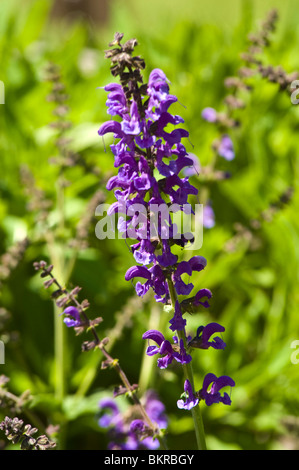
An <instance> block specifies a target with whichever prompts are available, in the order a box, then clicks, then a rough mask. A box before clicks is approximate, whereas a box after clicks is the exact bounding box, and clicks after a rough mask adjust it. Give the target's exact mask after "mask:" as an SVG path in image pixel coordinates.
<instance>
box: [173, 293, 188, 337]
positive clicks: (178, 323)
mask: <svg viewBox="0 0 299 470" xmlns="http://www.w3.org/2000/svg"><path fill="white" fill-rule="evenodd" d="M169 323H170V325H171V326H170V327H169V328H170V329H171V330H172V331H175V330H177V331H181V330H183V329H184V328H185V326H186V324H187V321H186V320H185V319H184V318H183V316H182V312H181V309H180V304H179V301H178V300H177V301H176V303H175V311H174V317H173V318H172V319H171V320H170V321H169Z"/></svg>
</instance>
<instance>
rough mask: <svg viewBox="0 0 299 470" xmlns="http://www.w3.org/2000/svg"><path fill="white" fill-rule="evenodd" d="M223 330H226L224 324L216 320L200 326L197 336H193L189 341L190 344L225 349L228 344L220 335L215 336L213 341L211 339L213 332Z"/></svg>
mask: <svg viewBox="0 0 299 470" xmlns="http://www.w3.org/2000/svg"><path fill="white" fill-rule="evenodd" d="M223 331H225V328H224V326H221V325H219V324H218V323H215V322H213V323H209V324H208V325H206V326H200V327H199V328H198V329H197V334H196V336H195V338H193V339H192V340H191V341H190V342H189V343H188V346H190V347H191V348H199V349H208V348H209V347H212V348H214V349H224V348H225V347H226V344H225V342H224V341H223V340H222V339H221V338H219V337H218V336H216V337H215V338H213V341H209V339H210V338H211V336H212V335H213V334H215V333H222V332H223Z"/></svg>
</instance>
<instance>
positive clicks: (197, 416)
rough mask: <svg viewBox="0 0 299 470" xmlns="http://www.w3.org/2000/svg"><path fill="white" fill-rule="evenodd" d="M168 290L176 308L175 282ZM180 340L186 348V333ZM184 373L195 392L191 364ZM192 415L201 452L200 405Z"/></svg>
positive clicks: (201, 423)
mask: <svg viewBox="0 0 299 470" xmlns="http://www.w3.org/2000/svg"><path fill="white" fill-rule="evenodd" d="M168 288H169V293H170V298H171V302H172V305H173V307H174V306H175V302H176V300H177V295H176V292H175V289H174V285H173V282H172V281H171V280H168ZM177 335H178V339H179V340H180V339H182V340H183V342H184V346H185V347H186V335H185V332H184V331H177ZM182 366H183V371H184V376H185V380H186V379H187V380H189V382H190V384H191V386H192V390H195V388H194V378H193V370H192V365H191V362H189V363H188V364H183V365H182ZM191 413H192V418H193V423H194V430H195V435H196V441H197V447H198V449H199V450H206V449H207V446H206V440H205V432H204V426H203V421H202V416H201V410H200V407H199V405H197V406H195V407H193V408H192V410H191Z"/></svg>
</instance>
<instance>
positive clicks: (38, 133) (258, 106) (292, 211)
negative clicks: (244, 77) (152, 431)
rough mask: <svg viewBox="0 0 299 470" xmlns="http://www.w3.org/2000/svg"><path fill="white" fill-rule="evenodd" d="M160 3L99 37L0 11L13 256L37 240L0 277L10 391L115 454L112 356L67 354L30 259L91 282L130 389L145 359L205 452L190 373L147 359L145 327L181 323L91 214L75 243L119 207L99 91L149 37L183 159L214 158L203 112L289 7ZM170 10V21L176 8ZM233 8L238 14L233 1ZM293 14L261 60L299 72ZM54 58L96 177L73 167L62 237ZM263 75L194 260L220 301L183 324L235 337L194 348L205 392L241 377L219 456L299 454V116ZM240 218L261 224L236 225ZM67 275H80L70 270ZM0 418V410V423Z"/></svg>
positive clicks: (7, 217)
mask: <svg viewBox="0 0 299 470" xmlns="http://www.w3.org/2000/svg"><path fill="white" fill-rule="evenodd" d="M164 3H165V5H164ZM164 3H163V4H162V6H161V2H157V1H155V2H147V3H146V2H144V5H143V6H142V8H141V4H143V2H137V1H136V0H130V1H126V2H123V1H115V2H111V4H112V5H111V11H110V20H109V22H108V23H107V24H105V25H99V26H98V27H97V28H91V27H90V25H89V24H88V23H86V22H84V21H83V20H82V21H80V22H75V23H72V24H68V25H64V24H63V23H61V22H55V21H51V22H50V21H49V20H48V15H49V11H50V7H51V2H48V1H47V2H40V1H34V0H31V1H28V2H23V3H22V4H20V2H17V1H16V0H15V1H9V2H1V6H0V10H1V14H0V53H1V64H2V67H1V76H0V79H1V80H2V81H3V82H4V84H5V105H0V107H1V108H0V121H1V128H2V132H1V136H0V149H1V159H0V195H1V198H0V234H1V238H0V250H1V253H4V252H6V251H7V250H8V249H9V247H11V246H12V245H14V244H15V243H16V242H18V241H20V240H23V239H24V237H25V236H27V237H28V238H29V240H30V245H29V247H28V248H27V250H26V252H25V254H24V256H23V257H22V260H21V261H20V262H19V263H18V265H17V267H16V268H15V269H14V270H12V272H11V274H10V276H9V277H8V279H7V280H5V281H4V282H3V284H2V285H1V292H0V301H1V307H2V308H4V309H6V310H8V311H9V312H10V318H9V320H7V321H6V323H5V325H4V326H3V327H2V324H1V321H0V328H2V329H1V330H0V339H2V340H3V341H5V364H4V365H2V364H1V365H0V375H1V374H5V375H6V376H8V377H9V378H10V382H9V387H10V390H12V391H13V393H14V394H16V395H20V394H22V393H23V392H24V390H27V389H29V390H30V392H31V394H32V396H33V400H32V401H30V402H29V404H28V405H26V406H25V409H24V410H23V412H24V414H25V415H26V414H27V416H26V419H25V421H26V422H29V421H28V416H30V417H35V419H36V422H31V424H32V425H34V426H37V427H39V426H38V423H40V422H43V423H44V426H47V425H48V424H49V423H51V424H53V425H57V424H58V425H60V427H61V430H60V433H58V447H59V448H66V449H75V448H80V449H81V448H82V449H103V448H105V447H106V445H107V440H106V436H105V434H104V432H103V430H101V429H100V428H99V427H98V425H97V419H96V415H97V412H98V406H97V403H98V400H99V398H101V397H103V396H105V395H106V394H107V395H111V391H112V389H113V387H114V386H116V385H118V383H119V380H118V376H117V375H116V374H115V372H114V371H113V370H110V369H108V370H101V368H100V364H101V361H102V357H101V354H100V351H89V352H84V353H82V352H81V343H82V341H83V340H85V339H86V338H83V339H82V337H81V336H75V335H74V334H73V331H69V330H67V331H66V329H64V332H63V333H62V334H63V337H64V339H63V351H60V352H59V350H58V349H57V348H58V340H57V334H58V332H59V331H60V332H61V330H60V329H59V328H60V327H59V326H57V325H58V322H60V323H61V324H62V319H61V317H59V316H58V315H59V312H58V311H57V310H54V309H53V302H52V300H51V299H50V295H49V293H48V291H46V290H44V289H43V286H42V281H41V279H40V278H39V277H38V276H37V275H36V273H35V271H34V269H33V262H34V261H36V260H40V259H47V260H48V261H49V262H52V263H53V264H54V271H55V269H56V270H57V271H56V276H57V277H58V278H59V276H61V277H62V279H61V282H67V283H68V286H69V287H70V288H72V287H74V286H76V285H79V286H81V287H82V291H81V292H80V297H81V299H85V298H87V299H88V300H89V302H90V304H91V307H90V310H89V312H90V316H91V317H92V318H93V317H97V316H102V317H103V319H104V322H103V323H102V324H101V325H100V327H99V328H98V330H99V334H100V336H101V337H105V336H109V335H111V336H110V338H111V344H110V348H108V349H109V352H110V353H111V354H112V355H113V357H117V358H119V360H120V362H121V364H122V367H123V368H124V369H125V371H126V374H127V375H128V377H129V378H130V381H131V383H137V382H138V381H139V373H140V367H141V366H142V364H143V367H145V370H146V373H145V377H146V378H145V379H143V384H144V385H147V386H148V387H151V388H154V389H156V390H157V391H158V392H159V395H160V398H161V399H162V401H163V402H164V403H165V406H166V411H167V414H168V416H169V419H170V425H169V429H168V431H169V435H168V437H167V439H168V445H169V448H177V449H189V448H194V445H195V442H193V434H192V429H193V426H192V420H191V418H189V415H188V413H187V412H185V411H182V410H178V409H177V407H176V401H177V399H178V398H179V396H180V394H181V391H182V383H183V378H182V376H181V372H180V369H179V368H176V367H174V368H173V369H170V370H167V371H159V370H158V369H157V368H156V367H155V358H153V360H152V359H151V360H150V361H149V360H148V358H144V346H145V345H144V344H143V342H142V339H141V336H142V334H143V333H144V331H146V329H149V322H150V321H154V322H155V323H154V324H155V325H156V327H158V322H159V321H160V322H161V323H164V324H165V325H166V324H167V321H168V316H167V313H166V312H164V311H163V309H162V307H161V312H158V316H157V312H156V309H157V307H156V305H154V303H153V302H152V299H151V298H150V294H149V298H146V299H144V300H143V302H138V299H136V301H135V297H136V296H135V291H134V289H133V287H132V285H131V284H130V283H127V282H126V281H125V280H124V273H125V271H126V270H127V269H128V267H129V266H131V265H132V264H133V258H132V257H131V254H130V252H129V250H128V247H127V246H126V244H125V243H124V242H123V241H120V240H103V241H101V240H97V239H96V237H95V235H94V227H95V224H96V219H95V220H93V222H92V225H91V230H90V232H89V238H88V240H89V246H88V248H84V249H81V248H80V249H79V250H74V248H73V247H71V246H70V245H69V240H70V239H72V238H74V237H75V236H76V226H77V224H78V223H79V222H80V220H81V219H82V217H83V216H84V214H85V212H86V207H87V205H88V203H89V201H90V199H91V197H92V196H93V195H94V194H95V192H96V191H97V190H98V189H102V191H103V193H104V194H105V197H106V202H108V203H111V202H113V195H111V194H107V191H106V190H105V181H106V180H107V178H108V177H109V175H111V174H113V172H114V171H115V169H114V167H113V156H112V155H111V152H110V151H109V141H108V139H105V145H106V148H107V151H106V152H105V148H104V144H103V141H102V140H101V138H99V137H98V136H97V129H98V127H99V126H100V124H101V123H102V122H103V121H104V120H106V119H107V115H106V109H105V100H106V94H105V92H104V91H103V90H101V89H98V87H102V86H104V85H105V84H107V83H109V82H110V81H111V78H110V75H109V63H108V61H105V59H104V50H105V49H106V48H107V44H108V42H109V41H111V40H112V38H113V35H114V32H115V31H116V30H119V31H122V32H124V34H125V39H129V38H131V37H132V36H134V37H137V39H138V43H139V46H138V49H137V50H138V54H140V55H142V57H143V58H144V59H145V61H146V64H147V68H146V71H145V74H146V75H147V74H149V72H150V70H151V69H152V68H156V67H157V68H161V69H163V70H164V71H165V73H166V75H167V77H168V78H169V79H170V81H171V92H172V93H173V94H176V95H177V96H178V98H179V101H180V103H182V104H183V105H184V107H182V106H181V105H176V106H177V107H178V108H177V109H178V113H179V114H180V115H182V116H183V117H184V119H185V126H186V128H187V129H188V131H189V132H190V142H189V143H188V142H187V144H186V146H187V150H188V151H189V152H192V153H194V154H196V155H197V156H198V158H199V159H200V162H201V165H202V166H206V165H208V164H209V163H210V162H211V160H212V158H213V152H212V150H211V143H212V141H213V139H214V138H215V137H217V131H216V128H215V127H214V126H213V125H211V124H209V123H206V122H204V121H203V120H202V118H201V111H202V109H203V108H204V107H206V106H212V107H214V108H215V109H217V110H219V111H221V110H223V100H224V97H225V96H226V93H227V90H226V88H225V87H224V80H225V78H226V77H227V76H231V75H236V74H237V71H238V69H239V68H240V67H241V66H242V61H241V58H240V53H241V52H242V51H244V50H245V48H246V45H247V34H248V33H249V32H250V31H252V30H255V29H256V28H257V27H258V25H259V24H260V22H261V20H262V18H263V15H264V13H265V12H266V11H267V8H268V6H269V7H273V6H275V5H276V4H277V3H278V4H279V2H274V1H273V2H263V5H264V6H263V8H261V6H260V3H261V2H259V6H257V3H258V2H250V1H244V2H234V1H232V0H231V1H228V2H226V5H227V4H228V9H226V6H224V4H223V2H219V1H218V0H217V1H216V0H215V1H213V2H209V3H211V5H210V6H207V5H206V2H196V1H192V2H188V4H190V5H189V7H188V9H187V10H186V11H185V12H184V14H182V12H181V10H180V5H181V2H168V1H167V2H164ZM170 3H171V5H172V9H171V12H170V13H169V10H168V9H167V8H166V4H167V6H169V5H170ZM237 3H238V5H241V6H239V7H238V8H237V7H236V4H237ZM198 4H199V7H198ZM203 4H205V6H204V7H203ZM268 4H269V5H268ZM285 4H286V5H287V6H288V7H289V10H287V8H286V7H284V11H283V12H279V14H280V13H281V17H282V18H281V20H280V21H279V27H278V31H277V32H276V33H275V34H274V35H273V41H272V43H271V45H270V47H269V48H268V49H267V51H266V52H265V56H264V58H265V62H266V63H270V64H272V65H275V66H278V65H281V66H282V67H283V68H284V69H285V70H287V71H288V72H293V71H294V70H295V69H296V67H298V59H297V56H298V41H299V37H298V35H299V33H298V28H297V22H296V21H295V20H294V18H295V16H296V14H297V13H296V9H295V11H294V7H293V8H292V5H293V2H292V1H288V2H285ZM149 5H151V9H150V10H149ZM160 6H161V10H160ZM278 6H279V5H278ZM143 7H144V9H143ZM197 7H198V8H197ZM214 11H217V15H216V16H215V17H214V15H213V14H212V13H213V12H214ZM291 12H292V14H291ZM168 15H169V16H168ZM152 24H154V25H155V27H154V28H151V25H152ZM165 24H167V28H165ZM49 61H51V62H52V63H54V64H57V65H58V66H59V67H60V70H61V74H62V81H63V83H64V84H65V86H66V93H67V94H68V95H69V100H68V105H69V107H70V111H69V115H68V117H69V118H70V121H71V122H72V127H71V129H70V130H69V131H68V132H67V135H68V137H70V139H71V144H70V148H71V149H72V151H73V152H78V153H79V155H80V157H81V158H82V160H83V161H84V162H85V167H84V166H80V165H75V166H73V167H72V166H71V167H67V168H66V169H65V170H64V173H63V177H64V178H65V179H66V180H67V181H69V185H68V186H67V187H66V188H65V190H64V202H63V205H64V213H63V219H64V220H63V224H62V225H61V226H60V227H59V224H60V222H61V220H60V216H61V213H60V212H59V186H58V184H57V182H58V181H59V178H61V174H60V166H59V165H55V164H51V163H50V162H49V160H50V159H51V157H53V156H55V155H56V153H57V148H56V147H55V139H56V137H57V136H58V131H57V130H55V129H53V128H51V127H49V123H50V122H52V121H53V120H54V118H53V114H52V112H53V109H54V106H53V104H52V103H51V102H47V100H46V97H47V95H48V94H49V93H50V88H51V86H50V84H49V83H48V82H46V81H45V80H44V78H45V68H46V66H47V64H48V62H49ZM251 82H252V85H253V90H252V92H250V93H244V100H245V103H246V107H245V109H241V110H238V112H237V113H238V117H239V118H240V121H241V126H240V128H238V129H234V130H233V132H232V133H231V137H232V139H233V141H234V145H235V149H236V158H235V159H234V160H233V161H232V162H227V161H225V160H222V161H219V168H220V169H221V170H222V171H229V172H230V173H231V178H230V179H227V180H225V181H216V182H212V183H209V184H208V185H204V187H205V188H206V187H207V188H208V190H209V197H210V199H211V201H212V203H213V208H214V211H215V218H216V225H215V226H214V227H213V228H212V229H205V230H204V239H203V246H202V248H201V249H200V252H199V254H201V255H203V256H205V258H206V259H207V260H208V266H207V268H206V269H205V270H204V272H203V273H201V274H200V275H198V277H197V278H195V279H194V284H195V287H196V288H202V287H207V288H209V289H211V290H212V292H213V299H212V302H211V308H210V309H209V310H208V311H206V310H204V309H202V311H201V312H200V313H196V314H194V315H192V317H191V318H190V323H189V321H188V325H190V327H193V331H192V333H193V334H194V333H195V331H196V328H197V326H198V325H200V324H205V323H207V322H209V321H211V320H212V321H219V323H221V324H222V325H224V326H225V328H226V332H225V334H224V340H225V342H226V343H227V348H226V350H225V351H221V352H218V353H217V352H215V351H211V352H210V351H202V352H200V353H198V352H197V351H195V353H194V367H193V368H194V372H195V382H196V383H197V384H198V389H199V388H200V387H201V384H202V378H203V376H204V375H205V374H206V373H207V372H210V371H211V372H213V373H215V374H221V375H223V374H226V375H229V376H231V377H233V378H234V380H235V382H236V387H235V388H234V390H233V393H232V405H231V407H225V406H221V405H213V406H211V407H209V408H208V407H206V408H204V407H203V420H204V423H205V429H206V433H207V441H208V447H209V448H210V449H281V448H284V446H291V447H293V448H299V443H298V437H296V434H292V433H291V431H290V430H289V429H288V427H287V426H286V425H285V423H286V422H287V421H288V420H289V419H290V417H292V418H293V417H296V416H297V413H298V406H299V398H298V393H297V384H298V378H299V365H296V364H293V363H292V362H291V354H292V352H293V349H292V348H291V343H292V341H294V340H297V339H299V327H298V321H297V315H298V301H299V298H298V288H297V286H298V280H299V279H298V274H299V271H298V266H299V248H298V247H299V220H298V208H299V204H298V203H299V201H298V181H299V178H298V171H299V164H298V155H297V154H298V150H297V147H298V146H297V137H296V135H297V131H298V122H299V119H298V118H299V114H298V113H299V111H298V107H297V106H295V105H292V104H291V101H290V96H289V95H288V94H287V93H286V92H280V91H279V88H278V85H277V84H274V83H269V82H267V81H266V80H263V79H262V78H258V77H255V78H252V79H251ZM24 165H26V167H28V168H29V170H30V171H31V173H32V175H33V177H34V180H35V184H36V186H37V187H38V188H40V189H41V190H42V191H43V193H44V195H45V197H46V198H47V199H49V200H51V201H52V202H53V207H52V208H51V209H50V211H49V214H48V217H47V221H46V226H47V227H48V228H47V229H46V231H45V228H44V227H45V225H44V222H41V221H37V220H36V214H35V213H34V212H32V211H29V210H27V204H28V196H27V195H26V191H25V190H26V187H24V184H23V183H22V180H21V177H20V170H21V168H23V166H24ZM90 168H96V169H97V170H98V173H97V172H91V171H90V170H89V169H90ZM193 182H194V184H195V185H197V186H198V188H199V199H200V198H201V194H202V193H201V188H202V187H203V183H202V182H201V181H200V178H199V177H196V176H195V177H193ZM288 188H292V189H293V194H292V198H291V200H290V202H289V203H287V204H282V205H281V206H280V207H279V210H277V211H276V212H274V213H273V215H271V217H270V218H268V219H267V218H263V217H262V218H261V214H264V213H265V211H266V212H267V211H268V213H269V208H270V207H271V204H273V203H276V202H277V201H279V199H280V197H281V195H282V194H283V193H284V192H285V191H286V190H287V189H288ZM27 189H28V188H27ZM31 189H32V188H31ZM57 195H58V196H57ZM57 197H58V198H57ZM253 219H259V220H261V221H260V224H259V226H258V227H256V228H253V226H252V224H251V221H252V220H253ZM236 224H239V226H238V225H236ZM240 225H241V226H242V230H243V229H244V227H245V228H246V229H248V230H247V231H244V230H243V231H242V230H240ZM238 227H239V229H238ZM47 232H49V233H52V234H53V233H55V237H56V238H55V240H54V242H53V240H52V241H50V242H49V237H48V236H47V235H46V236H45V233H47ZM187 254H188V256H189V255H191V254H198V252H196V253H193V252H191V251H190V252H189V253H187ZM53 257H54V258H55V259H53ZM66 262H67V263H69V264H67V265H66V264H65V263H66ZM66 266H70V267H71V270H70V272H67V271H66V269H65V268H66ZM158 307H159V306H158ZM157 318H158V320H157ZM0 320H1V317H0ZM122 323H123V324H122ZM117 325H121V328H118V329H117V328H116V326H117ZM62 326H63V325H62ZM60 346H61V344H60ZM59 357H60V359H61V358H62V359H61V360H63V369H62V370H61V371H60V372H61V374H62V376H63V380H64V382H65V385H64V388H62V389H61V383H58V382H59V381H61V380H62V376H61V375H59V373H57V370H59V364H58V362H59ZM143 377H144V376H143ZM4 416H5V411H4V412H3V413H2V411H1V409H0V418H1V419H3V418H4ZM297 426H298V423H297ZM297 429H298V428H297ZM297 435H298V430H297ZM0 437H1V439H2V436H0Z"/></svg>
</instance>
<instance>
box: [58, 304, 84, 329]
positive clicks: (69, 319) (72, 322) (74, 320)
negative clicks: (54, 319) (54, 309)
mask: <svg viewBox="0 0 299 470" xmlns="http://www.w3.org/2000/svg"><path fill="white" fill-rule="evenodd" d="M61 315H66V318H64V320H63V321H64V323H65V324H66V326H67V327H69V328H70V327H72V326H74V327H76V326H80V325H81V324H82V322H81V318H80V313H79V310H78V309H77V308H76V307H73V306H70V307H67V308H66V309H65V310H64V311H63V312H62V314H61Z"/></svg>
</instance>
